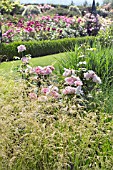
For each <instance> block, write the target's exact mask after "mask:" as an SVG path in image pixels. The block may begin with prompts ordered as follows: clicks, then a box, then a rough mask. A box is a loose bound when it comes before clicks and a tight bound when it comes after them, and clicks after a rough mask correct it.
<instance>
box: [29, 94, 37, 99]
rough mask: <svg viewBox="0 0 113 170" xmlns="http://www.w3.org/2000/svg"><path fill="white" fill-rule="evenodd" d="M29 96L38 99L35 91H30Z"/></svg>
mask: <svg viewBox="0 0 113 170" xmlns="http://www.w3.org/2000/svg"><path fill="white" fill-rule="evenodd" d="M29 98H30V99H37V95H36V94H35V93H33V92H32V93H29Z"/></svg>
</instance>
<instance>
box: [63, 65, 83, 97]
mask: <svg viewBox="0 0 113 170" xmlns="http://www.w3.org/2000/svg"><path fill="white" fill-rule="evenodd" d="M63 76H65V77H66V78H65V84H67V85H68V86H66V87H65V89H63V91H62V93H63V94H64V95H67V94H82V90H81V86H82V85H83V83H82V81H81V80H80V78H79V77H77V76H76V74H75V70H73V69H66V68H64V73H63ZM68 76H70V77H68ZM73 86H74V87H73Z"/></svg>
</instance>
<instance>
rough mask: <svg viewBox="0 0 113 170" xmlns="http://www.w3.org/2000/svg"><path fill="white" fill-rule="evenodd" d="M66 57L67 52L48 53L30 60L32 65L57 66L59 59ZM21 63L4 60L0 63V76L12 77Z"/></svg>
mask: <svg viewBox="0 0 113 170" xmlns="http://www.w3.org/2000/svg"><path fill="white" fill-rule="evenodd" d="M64 57H66V54H65V53H59V54H54V55H48V56H44V57H38V58H32V59H31V61H30V65H31V66H39V65H40V66H46V65H54V66H55V67H57V63H58V60H59V59H61V58H64ZM20 63H21V61H20V60H16V61H11V62H2V63H1V64H0V76H5V77H10V76H14V77H15V76H16V75H18V74H17V71H16V68H17V66H19V65H20Z"/></svg>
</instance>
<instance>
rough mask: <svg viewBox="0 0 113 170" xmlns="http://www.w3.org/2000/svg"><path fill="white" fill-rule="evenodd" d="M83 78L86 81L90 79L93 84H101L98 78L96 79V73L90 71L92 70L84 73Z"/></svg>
mask: <svg viewBox="0 0 113 170" xmlns="http://www.w3.org/2000/svg"><path fill="white" fill-rule="evenodd" d="M84 78H85V79H86V80H89V79H92V80H93V82H95V83H98V84H101V83H102V81H101V79H100V77H98V76H97V75H96V73H95V72H94V71H92V70H89V71H88V72H86V73H84Z"/></svg>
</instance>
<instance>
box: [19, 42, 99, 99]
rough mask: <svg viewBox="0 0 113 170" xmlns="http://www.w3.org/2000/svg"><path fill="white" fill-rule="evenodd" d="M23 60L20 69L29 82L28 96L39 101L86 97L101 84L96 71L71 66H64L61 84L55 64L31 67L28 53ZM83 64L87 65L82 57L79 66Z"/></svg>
mask: <svg viewBox="0 0 113 170" xmlns="http://www.w3.org/2000/svg"><path fill="white" fill-rule="evenodd" d="M20 47H21V48H20ZM17 49H18V50H19V51H18V52H23V50H25V49H26V47H25V46H24V47H23V45H20V46H19V47H18V48H17ZM21 61H22V64H21V67H20V70H19V71H20V72H21V75H22V79H24V80H25V82H26V83H27V86H28V89H27V92H28V97H29V98H30V99H35V100H38V101H39V102H46V101H49V100H58V101H60V100H62V101H67V102H68V101H69V100H72V99H73V97H75V96H76V97H77V96H79V97H80V96H81V97H82V98H84V99H86V98H87V96H88V95H89V94H91V92H92V91H94V89H95V85H96V86H97V84H101V79H100V77H98V76H97V75H96V73H95V72H94V71H92V70H87V69H84V70H82V69H81V71H80V70H79V69H78V70H74V69H69V68H64V72H63V74H62V81H61V82H60V83H61V84H60V83H59V81H58V77H57V76H53V75H54V74H53V71H54V70H55V68H54V67H53V66H44V67H41V66H37V67H31V66H30V65H29V61H30V57H29V56H28V55H26V56H24V57H22V58H21ZM82 65H86V62H85V61H83V58H82V57H81V61H79V63H78V64H77V66H78V67H79V68H80V67H82ZM54 78H55V80H54Z"/></svg>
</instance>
